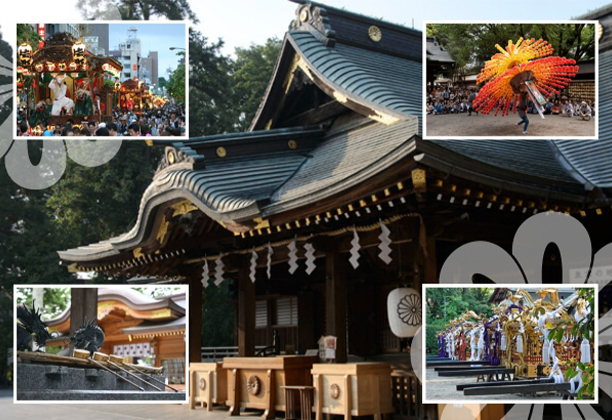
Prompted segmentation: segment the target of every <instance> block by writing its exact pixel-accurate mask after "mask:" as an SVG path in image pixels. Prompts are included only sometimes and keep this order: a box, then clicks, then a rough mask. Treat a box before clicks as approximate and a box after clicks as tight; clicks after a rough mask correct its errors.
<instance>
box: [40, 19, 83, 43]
mask: <svg viewBox="0 0 612 420" xmlns="http://www.w3.org/2000/svg"><path fill="white" fill-rule="evenodd" d="M59 32H67V33H69V34H70V35H72V36H74V37H75V38H79V37H80V32H79V27H78V25H76V24H72V23H59V24H57V23H47V24H46V25H45V31H44V39H45V41H46V40H47V39H49V38H50V37H52V36H53V35H55V34H57V33H59ZM39 35H41V33H40V26H39Z"/></svg>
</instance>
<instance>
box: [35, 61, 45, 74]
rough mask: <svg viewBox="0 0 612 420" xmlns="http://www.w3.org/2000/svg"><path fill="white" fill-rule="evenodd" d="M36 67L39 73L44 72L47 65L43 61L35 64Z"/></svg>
mask: <svg viewBox="0 0 612 420" xmlns="http://www.w3.org/2000/svg"><path fill="white" fill-rule="evenodd" d="M34 69H35V70H36V71H37V72H38V73H40V72H42V71H43V70H44V69H45V66H44V64H42V63H38V64H37V65H35V66H34Z"/></svg>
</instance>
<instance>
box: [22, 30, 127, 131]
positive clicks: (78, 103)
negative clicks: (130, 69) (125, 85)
mask: <svg viewBox="0 0 612 420" xmlns="http://www.w3.org/2000/svg"><path fill="white" fill-rule="evenodd" d="M17 55H18V63H19V65H18V68H17V75H18V84H19V83H21V84H22V86H23V88H24V89H25V90H26V91H28V90H31V91H32V92H33V95H28V98H30V97H32V96H33V98H34V103H35V105H34V111H33V112H32V113H30V115H29V121H30V125H31V126H33V127H34V126H36V125H37V124H38V123H39V122H40V121H42V122H43V125H55V124H59V125H64V124H66V122H67V121H68V120H69V119H72V120H73V121H74V123H75V125H77V126H78V125H79V124H81V123H82V122H83V121H85V120H86V121H104V122H106V121H108V122H110V120H111V110H112V88H110V89H109V88H108V86H105V83H104V81H105V80H111V79H118V77H119V76H120V74H121V70H122V68H123V66H122V65H121V64H120V63H119V62H118V61H117V60H115V59H114V58H112V57H102V56H97V55H94V54H92V53H90V52H89V51H87V45H86V44H84V43H83V41H81V40H77V39H76V38H75V37H73V36H72V35H70V34H68V33H64V32H60V33H57V34H55V35H53V36H52V37H50V38H49V39H48V40H47V41H46V42H45V45H44V46H43V47H42V48H41V49H39V50H38V51H35V52H33V50H32V47H31V46H30V45H29V44H28V43H24V44H22V45H21V46H20V47H19V49H18V52H17ZM28 93H29V92H28ZM29 100H30V99H28V101H29ZM27 105H28V109H29V108H30V106H29V105H30V104H29V103H28V104H27Z"/></svg>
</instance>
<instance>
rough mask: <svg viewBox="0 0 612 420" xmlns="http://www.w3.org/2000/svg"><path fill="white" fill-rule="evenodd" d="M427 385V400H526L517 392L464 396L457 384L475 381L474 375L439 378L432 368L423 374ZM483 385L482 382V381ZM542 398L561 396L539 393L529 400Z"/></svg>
mask: <svg viewBox="0 0 612 420" xmlns="http://www.w3.org/2000/svg"><path fill="white" fill-rule="evenodd" d="M425 381H426V383H427V385H426V386H425V393H426V395H427V400H433V401H440V402H444V401H459V400H466V401H480V400H487V401H492V400H521V401H526V398H525V397H523V396H522V395H519V394H501V395H478V396H471V395H470V396H467V397H466V396H464V395H463V391H457V385H459V384H468V383H476V377H475V376H474V377H464V378H441V377H439V376H438V373H437V372H436V371H435V370H434V369H427V373H426V376H425ZM483 385H484V383H483ZM543 400H561V397H559V396H557V395H545V394H543V393H541V394H539V395H538V397H537V400H533V399H531V401H534V402H539V401H543Z"/></svg>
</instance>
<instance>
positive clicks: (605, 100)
mask: <svg viewBox="0 0 612 420" xmlns="http://www.w3.org/2000/svg"><path fill="white" fill-rule="evenodd" d="M611 29H612V27H609V29H608V31H609V30H611ZM595 105H596V107H595V110H596V112H599V140H557V141H555V142H554V144H555V145H556V146H557V147H558V148H559V150H560V152H561V153H562V154H563V156H564V157H565V158H566V159H567V161H568V162H569V163H570V165H572V167H573V168H574V169H575V170H576V171H578V172H579V173H580V174H581V175H582V176H583V177H584V178H585V179H586V180H587V181H589V182H590V183H591V184H593V185H595V186H597V187H600V188H612V50H611V51H608V52H606V53H603V54H601V55H600V56H599V104H597V103H596V104H595Z"/></svg>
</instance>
